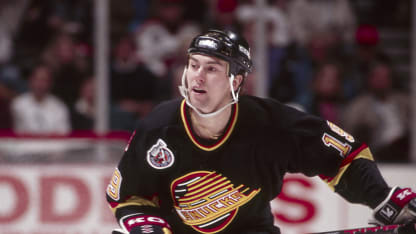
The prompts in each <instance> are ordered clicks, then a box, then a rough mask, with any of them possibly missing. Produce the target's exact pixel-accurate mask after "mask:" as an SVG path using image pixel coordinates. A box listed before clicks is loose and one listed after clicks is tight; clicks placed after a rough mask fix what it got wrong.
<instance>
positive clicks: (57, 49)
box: [43, 33, 91, 106]
mask: <svg viewBox="0 0 416 234" xmlns="http://www.w3.org/2000/svg"><path fill="white" fill-rule="evenodd" d="M82 49H83V47H79V44H77V43H76V41H75V40H74V38H73V36H71V35H70V34H67V33H61V34H58V35H57V36H56V37H55V38H54V40H53V41H52V43H51V44H50V45H49V46H48V48H47V49H46V50H45V52H44V54H43V61H44V62H45V63H46V64H47V65H48V66H49V67H50V68H51V69H52V73H53V77H54V79H55V82H54V86H53V89H52V91H53V93H54V94H55V95H56V96H57V97H59V98H60V99H61V100H62V101H63V102H64V103H65V104H66V105H67V106H72V105H73V104H74V102H75V99H76V95H74V94H76V93H78V91H79V89H80V87H81V83H82V82H83V80H84V79H85V78H86V77H87V74H89V73H90V70H91V68H90V61H89V57H88V54H86V53H84V50H82Z"/></svg>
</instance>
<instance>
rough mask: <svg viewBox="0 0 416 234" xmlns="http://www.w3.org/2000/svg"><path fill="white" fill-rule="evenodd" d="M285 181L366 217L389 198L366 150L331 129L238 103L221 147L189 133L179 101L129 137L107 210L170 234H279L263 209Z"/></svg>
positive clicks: (251, 100)
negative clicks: (289, 177)
mask: <svg viewBox="0 0 416 234" xmlns="http://www.w3.org/2000/svg"><path fill="white" fill-rule="evenodd" d="M286 172H301V173H303V174H305V175H307V176H316V175H319V176H320V177H321V178H322V179H323V180H324V181H325V182H327V183H328V184H329V186H331V188H333V189H334V190H335V191H336V192H339V193H340V194H341V195H342V196H343V197H345V198H346V199H347V200H349V201H351V202H359V203H363V204H366V205H369V206H370V207H375V206H376V205H377V204H378V203H379V202H381V200H382V199H384V197H385V196H386V194H387V193H388V191H389V188H388V186H387V185H386V183H385V182H384V180H383V178H382V177H381V175H380V174H379V172H378V169H377V167H376V166H375V164H374V162H373V160H372V155H371V152H370V150H369V149H368V147H367V146H366V145H365V144H362V143H360V142H359V141H358V140H357V139H355V138H354V137H353V136H351V135H349V134H348V133H346V132H345V131H343V130H342V129H341V128H339V127H338V126H336V125H335V124H333V123H331V122H329V121H325V120H322V119H320V118H317V117H315V116H312V115H309V114H306V113H303V112H300V111H297V110H295V109H293V108H291V107H288V106H286V105H283V104H281V103H278V102H276V101H273V100H270V99H261V98H257V97H252V96H242V97H241V98H240V101H239V102H238V103H237V104H234V105H233V106H232V114H231V118H230V120H229V122H228V124H227V127H226V129H225V131H224V132H223V135H222V136H220V137H219V138H218V139H217V140H206V139H201V138H199V137H198V136H197V135H196V134H195V133H194V131H193V129H192V125H191V123H190V115H189V108H188V107H187V105H186V104H185V102H184V101H183V100H174V101H170V102H167V103H164V104H161V105H160V106H158V107H157V108H155V110H154V111H153V112H152V113H151V114H150V115H149V116H148V117H147V118H145V119H144V120H143V121H142V122H141V124H140V127H138V129H137V130H136V131H135V132H134V133H133V135H132V138H131V139H130V141H129V144H128V145H127V147H126V149H125V153H124V155H123V157H122V159H121V161H120V163H119V165H118V166H117V168H116V170H115V172H114V175H113V178H112V180H111V181H110V184H109V186H108V188H107V200H108V201H109V203H110V206H111V207H112V209H113V211H114V212H115V215H116V217H117V218H118V219H120V218H121V217H123V216H125V215H128V214H130V213H137V212H142V213H146V214H147V213H149V214H152V215H158V216H160V217H163V218H164V219H165V220H167V221H168V222H169V224H170V225H171V227H172V231H173V233H181V234H182V233H280V231H279V229H278V228H277V227H275V226H273V216H272V214H271V211H270V203H269V202H270V201H271V200H272V199H274V198H275V197H276V196H277V195H278V194H279V192H280V190H281V187H282V182H283V177H284V175H285V173H286Z"/></svg>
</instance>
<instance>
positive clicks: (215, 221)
mask: <svg viewBox="0 0 416 234" xmlns="http://www.w3.org/2000/svg"><path fill="white" fill-rule="evenodd" d="M259 191H260V189H254V190H253V189H250V188H248V187H246V186H244V185H240V186H238V187H234V185H233V184H232V183H231V182H230V180H228V179H227V178H226V177H224V176H222V175H221V174H218V173H216V172H209V171H196V172H192V173H189V174H187V175H185V176H182V177H180V178H178V179H176V180H174V181H173V182H172V184H171V193H172V198H173V201H174V205H175V209H176V212H177V213H178V215H179V216H180V217H181V219H182V220H183V222H184V223H185V224H187V225H190V226H191V227H192V228H193V229H195V230H196V231H198V232H201V233H216V232H219V231H221V230H224V229H225V228H226V227H227V226H228V225H229V224H230V223H231V222H232V221H233V219H234V218H235V216H236V215H237V212H238V209H239V207H241V206H243V205H244V204H246V203H247V202H249V201H250V200H251V199H252V198H253V197H254V196H256V194H257V193H258V192H259Z"/></svg>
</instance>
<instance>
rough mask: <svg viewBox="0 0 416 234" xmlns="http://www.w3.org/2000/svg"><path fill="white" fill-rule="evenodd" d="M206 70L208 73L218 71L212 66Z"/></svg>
mask: <svg viewBox="0 0 416 234" xmlns="http://www.w3.org/2000/svg"><path fill="white" fill-rule="evenodd" d="M207 70H208V71H209V72H216V71H218V69H217V68H216V67H214V66H209V67H208V68H207Z"/></svg>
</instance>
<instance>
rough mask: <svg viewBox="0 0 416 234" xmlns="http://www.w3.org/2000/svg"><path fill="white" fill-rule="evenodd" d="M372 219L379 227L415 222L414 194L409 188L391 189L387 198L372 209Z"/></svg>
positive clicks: (415, 194) (415, 196)
mask: <svg viewBox="0 0 416 234" xmlns="http://www.w3.org/2000/svg"><path fill="white" fill-rule="evenodd" d="M373 217H374V219H375V222H376V223H377V224H381V225H388V224H402V223H406V222H409V221H412V220H416V193H414V192H412V190H411V189H410V188H404V189H402V188H399V187H394V188H392V189H391V191H390V193H389V195H388V196H387V198H386V199H385V200H384V201H383V202H381V203H380V204H379V205H378V206H377V207H376V208H375V209H374V213H373Z"/></svg>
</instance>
